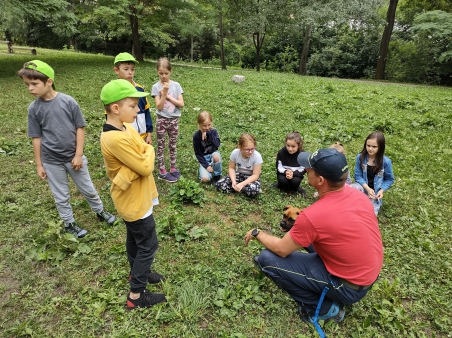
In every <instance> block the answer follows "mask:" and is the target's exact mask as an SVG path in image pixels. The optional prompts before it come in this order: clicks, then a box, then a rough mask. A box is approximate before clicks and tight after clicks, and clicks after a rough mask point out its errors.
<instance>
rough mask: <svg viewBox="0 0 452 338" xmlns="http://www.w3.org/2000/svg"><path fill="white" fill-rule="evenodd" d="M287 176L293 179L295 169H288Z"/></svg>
mask: <svg viewBox="0 0 452 338" xmlns="http://www.w3.org/2000/svg"><path fill="white" fill-rule="evenodd" d="M286 178H287V179H288V180H291V179H292V178H293V171H292V170H290V169H287V170H286Z"/></svg>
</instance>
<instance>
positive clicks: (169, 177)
mask: <svg viewBox="0 0 452 338" xmlns="http://www.w3.org/2000/svg"><path fill="white" fill-rule="evenodd" d="M157 178H158V179H159V180H164V181H167V182H169V183H174V182H176V181H177V178H175V177H174V176H173V175H171V174H170V173H165V174H159V175H158V176H157Z"/></svg>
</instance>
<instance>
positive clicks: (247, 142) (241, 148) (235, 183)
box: [216, 134, 263, 197]
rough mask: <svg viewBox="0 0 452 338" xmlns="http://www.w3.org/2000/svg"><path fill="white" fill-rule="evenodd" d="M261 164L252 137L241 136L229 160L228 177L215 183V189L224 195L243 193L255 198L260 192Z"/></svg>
mask: <svg viewBox="0 0 452 338" xmlns="http://www.w3.org/2000/svg"><path fill="white" fill-rule="evenodd" d="M262 162H263V161H262V156H261V154H260V153H259V152H258V151H257V150H256V140H255V138H254V136H252V135H251V134H242V135H241V136H240V138H239V142H238V145H237V149H234V150H233V151H232V153H231V156H230V158H229V168H228V176H226V177H223V178H222V179H220V180H219V181H218V182H217V184H216V187H217V189H218V190H220V191H222V192H224V193H230V192H243V193H244V194H245V195H246V196H248V197H256V196H257V194H258V193H259V192H260V190H261V181H260V179H259V177H260V174H261V169H262Z"/></svg>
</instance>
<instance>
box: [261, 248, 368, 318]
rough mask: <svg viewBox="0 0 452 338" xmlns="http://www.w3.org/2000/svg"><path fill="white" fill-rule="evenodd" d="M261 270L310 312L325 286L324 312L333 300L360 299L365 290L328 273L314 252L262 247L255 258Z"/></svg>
mask: <svg viewBox="0 0 452 338" xmlns="http://www.w3.org/2000/svg"><path fill="white" fill-rule="evenodd" d="M257 261H258V263H259V265H260V267H261V269H262V271H263V272H264V273H265V274H266V275H267V277H269V278H270V279H271V280H272V281H273V282H274V283H275V284H276V285H278V286H279V287H280V288H281V289H283V290H284V291H286V292H287V293H288V294H289V295H290V296H291V297H292V298H293V299H294V300H295V301H296V302H297V303H298V304H299V305H300V306H302V307H303V308H304V309H305V311H306V312H307V313H308V314H309V315H311V316H313V315H314V313H315V309H316V307H317V303H318V302H319V299H320V295H321V294H322V291H323V289H324V288H325V286H328V288H329V290H328V292H327V294H326V296H325V299H324V300H323V303H322V306H321V308H320V312H319V314H320V315H324V314H326V313H327V312H328V311H329V309H330V308H331V306H332V305H333V302H334V303H336V304H338V305H339V306H343V305H349V304H353V303H356V302H358V301H359V300H361V299H362V298H363V297H364V296H365V295H366V294H367V292H368V291H369V290H370V289H371V288H368V289H366V290H354V289H351V288H349V287H347V286H345V285H343V284H342V282H341V281H340V279H339V278H337V277H335V276H333V275H331V274H330V273H329V272H328V271H327V270H326V268H325V265H324V264H323V261H322V260H321V259H320V257H319V255H318V254H317V253H315V252H314V253H304V252H293V253H291V254H290V255H288V256H287V257H285V258H282V257H279V256H278V255H275V254H274V253H273V252H271V251H270V250H268V249H265V250H262V251H261V253H260V254H259V256H258V259H257Z"/></svg>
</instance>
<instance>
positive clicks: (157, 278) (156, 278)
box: [128, 271, 166, 284]
mask: <svg viewBox="0 0 452 338" xmlns="http://www.w3.org/2000/svg"><path fill="white" fill-rule="evenodd" d="M128 280H129V281H131V280H132V275H129V277H128ZM165 280H166V278H165V277H164V276H162V275H161V274H159V273H157V272H151V271H149V274H148V283H149V284H157V283H160V282H164V281H165Z"/></svg>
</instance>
